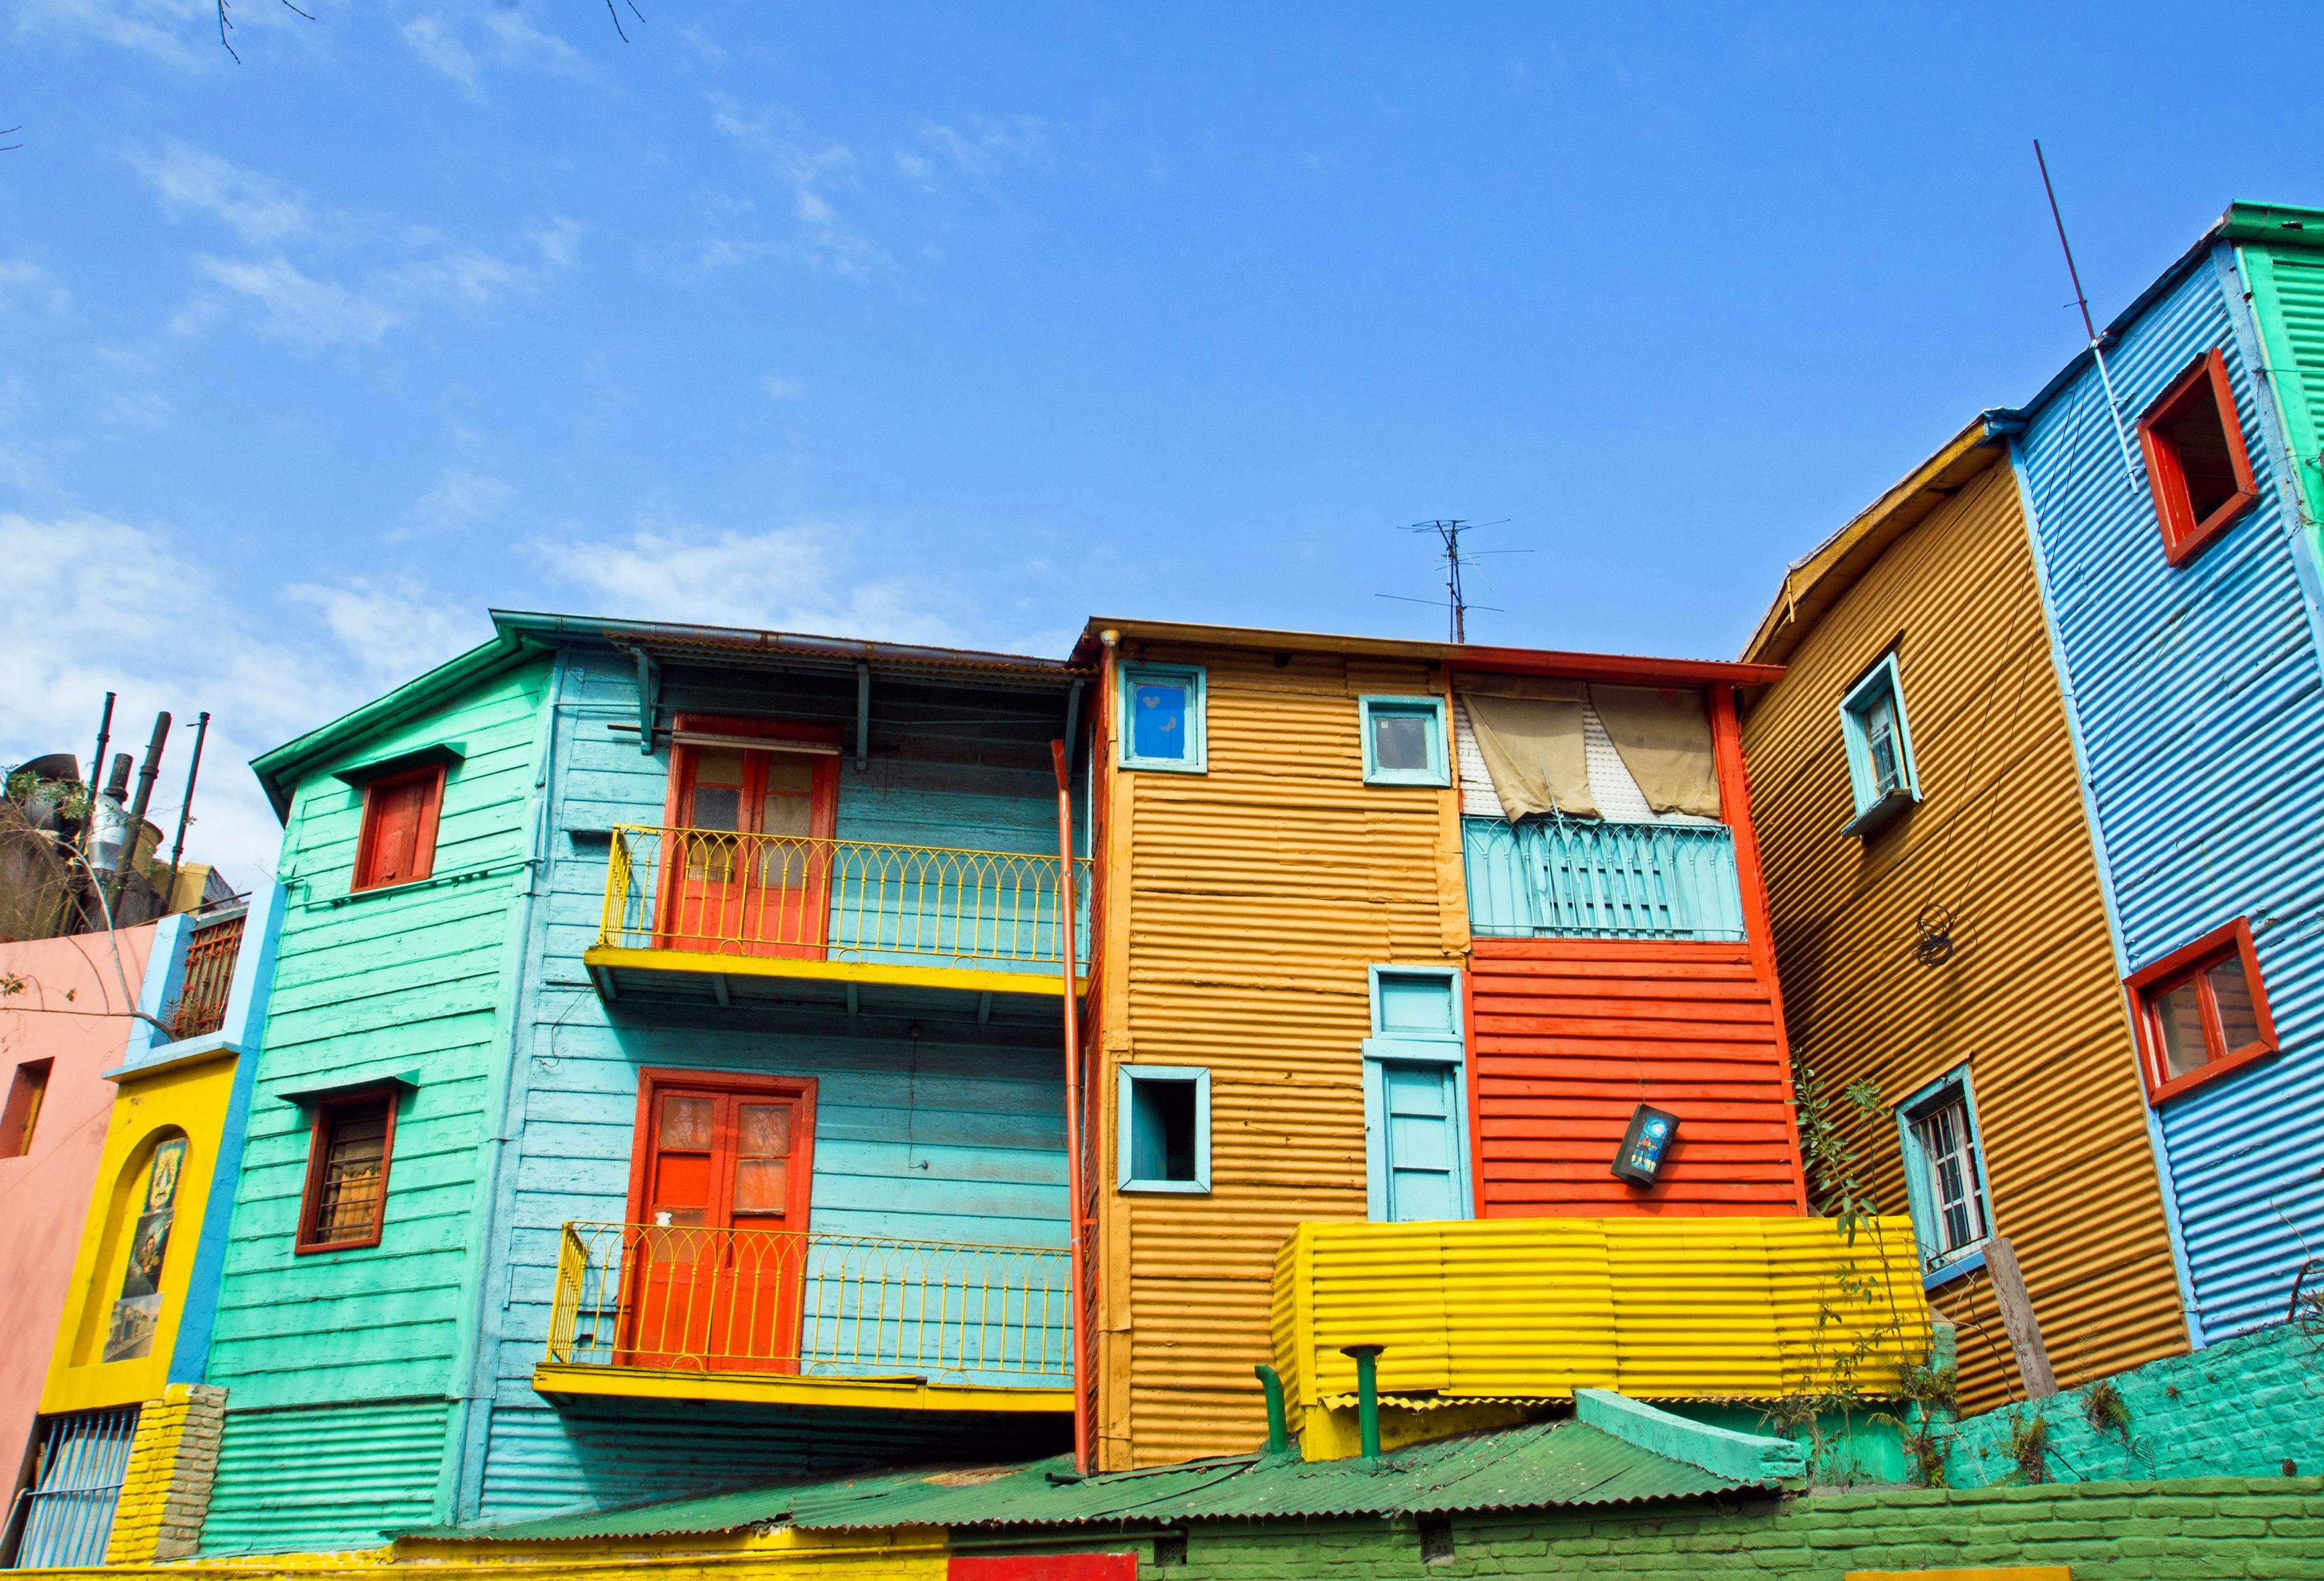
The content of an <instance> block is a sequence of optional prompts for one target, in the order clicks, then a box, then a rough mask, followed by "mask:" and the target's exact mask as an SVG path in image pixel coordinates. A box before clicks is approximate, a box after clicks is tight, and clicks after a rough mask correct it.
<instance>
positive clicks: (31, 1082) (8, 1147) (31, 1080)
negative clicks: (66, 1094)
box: [0, 1060, 55, 1158]
mask: <svg viewBox="0 0 2324 1581" xmlns="http://www.w3.org/2000/svg"><path fill="white" fill-rule="evenodd" d="M54 1063H55V1062H54V1061H52V1060H27V1061H25V1062H23V1064H21V1065H19V1066H17V1067H16V1071H15V1074H14V1076H12V1077H10V1078H9V1080H8V1105H7V1107H6V1108H0V1158H22V1157H23V1156H24V1155H25V1154H28V1153H30V1152H32V1133H33V1130H34V1129H35V1128H36V1127H37V1126H39V1125H40V1123H41V1100H42V1098H46V1097H47V1096H48V1093H49V1071H50V1068H51V1066H52V1065H53V1064H54Z"/></svg>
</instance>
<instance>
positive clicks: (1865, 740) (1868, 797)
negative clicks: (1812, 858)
mask: <svg viewBox="0 0 2324 1581" xmlns="http://www.w3.org/2000/svg"><path fill="white" fill-rule="evenodd" d="M1840 740H1841V743H1842V745H1843V746H1844V747H1845V749H1846V750H1847V754H1848V783H1849V792H1850V794H1851V795H1852V797H1853V799H1854V801H1855V804H1856V816H1857V820H1858V823H1862V822H1864V821H1865V820H1866V814H1867V813H1874V812H1875V810H1876V809H1879V808H1894V807H1901V806H1903V805H1905V804H1911V803H1914V802H1917V801H1919V800H1920V799H1921V775H1920V770H1919V769H1918V768H1916V767H1914V762H1913V734H1912V731H1911V729H1910V727H1909V726H1908V725H1907V724H1906V723H1905V721H1904V682H1903V680H1902V679H1901V677H1900V676H1899V675H1898V673H1897V669H1896V656H1895V654H1893V653H1891V654H1886V655H1884V656H1883V657H1882V658H1881V660H1880V662H1879V663H1878V664H1877V665H1875V666H1872V668H1871V670H1870V671H1869V672H1867V674H1866V675H1865V676H1864V678H1863V679H1862V680H1860V681H1858V682H1857V683H1856V685H1853V686H1851V687H1849V691H1848V695H1847V696H1845V697H1843V698H1842V699H1840ZM1850 830H1851V832H1869V830H1868V829H1867V830H1863V831H1858V829H1857V825H1856V824H1855V823H1851V825H1850Z"/></svg>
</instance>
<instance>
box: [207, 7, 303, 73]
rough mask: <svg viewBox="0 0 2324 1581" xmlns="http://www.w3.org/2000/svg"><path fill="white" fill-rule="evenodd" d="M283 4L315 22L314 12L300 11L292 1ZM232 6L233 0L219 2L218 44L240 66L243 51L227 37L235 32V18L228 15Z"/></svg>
mask: <svg viewBox="0 0 2324 1581" xmlns="http://www.w3.org/2000/svg"><path fill="white" fill-rule="evenodd" d="M282 4H283V5H284V6H285V7H286V8H288V9H290V10H291V11H296V12H298V13H299V14H300V15H301V16H303V17H305V18H306V19H307V20H308V21H309V22H312V21H314V20H315V14H314V13H313V12H311V11H302V10H300V8H299V6H298V5H294V4H293V3H292V0H282ZM231 5H232V0H217V19H218V42H219V43H221V44H224V45H225V46H226V53H227V54H229V55H232V56H233V57H234V63H235V65H237V66H239V65H241V64H242V51H239V50H237V49H235V47H234V41H233V40H232V39H229V38H228V37H226V34H228V33H229V32H233V31H234V18H233V17H231V16H228V15H227V14H226V12H227V11H228V10H229V9H230V7H231Z"/></svg>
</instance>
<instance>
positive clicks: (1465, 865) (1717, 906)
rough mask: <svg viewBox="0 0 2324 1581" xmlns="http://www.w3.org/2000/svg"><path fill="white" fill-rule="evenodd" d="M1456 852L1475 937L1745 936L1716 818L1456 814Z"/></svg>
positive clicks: (1729, 836) (1729, 843) (1724, 830)
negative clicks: (1507, 818)
mask: <svg viewBox="0 0 2324 1581" xmlns="http://www.w3.org/2000/svg"><path fill="white" fill-rule="evenodd" d="M1461 858H1462V873H1463V878H1464V880H1465V883H1466V887H1467V889H1468V892H1469V927H1470V930H1471V932H1472V933H1477V934H1479V935H1480V936H1484V937H1490V938H1515V939H1711V940H1720V941H1723V942H1736V941H1738V940H1740V939H1742V937H1743V936H1744V935H1743V891H1742V887H1741V884H1740V882H1739V880H1738V876H1737V872H1736V867H1735V835H1734V832H1733V831H1731V830H1729V828H1728V827H1727V826H1726V825H1724V824H1721V823H1599V822H1596V821H1594V820H1588V819H1578V818H1528V819H1526V820H1525V822H1523V823H1517V824H1511V823H1506V822H1504V821H1503V820H1501V819H1499V818H1463V819H1462V820H1461Z"/></svg>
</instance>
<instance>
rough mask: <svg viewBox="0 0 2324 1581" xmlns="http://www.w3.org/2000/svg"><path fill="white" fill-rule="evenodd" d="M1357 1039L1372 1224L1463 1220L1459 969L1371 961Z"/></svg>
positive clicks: (1468, 1214) (1468, 1200)
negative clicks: (1365, 1032) (1366, 1012)
mask: <svg viewBox="0 0 2324 1581" xmlns="http://www.w3.org/2000/svg"><path fill="white" fill-rule="evenodd" d="M1370 979H1371V1020H1372V1035H1371V1036H1369V1037H1368V1038H1366V1039H1365V1040H1364V1050H1363V1052H1364V1181H1365V1190H1364V1198H1365V1209H1366V1214H1367V1217H1369V1218H1371V1219H1372V1220H1373V1221H1375V1222H1377V1223H1406V1222H1414V1221H1421V1220H1431V1219H1448V1218H1472V1217H1473V1216H1474V1213H1475V1209H1474V1206H1473V1200H1472V1196H1471V1183H1470V1179H1469V1122H1468V1082H1467V1059H1466V1046H1465V1043H1464V1041H1463V1039H1462V1025H1461V974H1460V973H1459V972H1458V971H1457V970H1452V968H1449V967H1435V966H1414V967H1404V966H1375V967H1373V968H1372V969H1371V970H1370Z"/></svg>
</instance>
